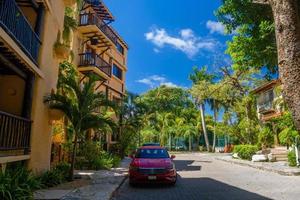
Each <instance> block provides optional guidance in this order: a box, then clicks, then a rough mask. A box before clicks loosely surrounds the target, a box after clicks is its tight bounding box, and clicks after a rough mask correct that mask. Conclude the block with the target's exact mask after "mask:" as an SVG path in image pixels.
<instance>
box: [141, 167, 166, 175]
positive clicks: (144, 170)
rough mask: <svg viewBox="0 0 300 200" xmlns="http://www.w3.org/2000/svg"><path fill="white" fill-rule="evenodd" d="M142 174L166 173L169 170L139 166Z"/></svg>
mask: <svg viewBox="0 0 300 200" xmlns="http://www.w3.org/2000/svg"><path fill="white" fill-rule="evenodd" d="M138 172H139V173H141V174H151V175H154V174H164V173H166V172H167V170H166V169H165V168H139V170H138Z"/></svg>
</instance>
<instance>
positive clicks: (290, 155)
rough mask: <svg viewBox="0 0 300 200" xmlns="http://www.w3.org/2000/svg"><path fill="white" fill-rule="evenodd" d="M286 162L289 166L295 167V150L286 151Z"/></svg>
mask: <svg viewBox="0 0 300 200" xmlns="http://www.w3.org/2000/svg"><path fill="white" fill-rule="evenodd" d="M288 162H289V166H290V167H296V166H297V160H296V153H295V150H293V151H290V152H289V153H288Z"/></svg>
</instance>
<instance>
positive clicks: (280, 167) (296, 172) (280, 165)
mask: <svg viewBox="0 0 300 200" xmlns="http://www.w3.org/2000/svg"><path fill="white" fill-rule="evenodd" d="M215 159H216V160H221V161H225V162H229V163H233V164H237V165H242V166H248V167H252V168H256V169H260V170H264V171H269V172H275V173H278V174H281V175H284V176H300V168H296V167H289V166H288V164H287V162H252V161H248V160H240V159H233V158H232V157H231V155H230V156H228V155H227V156H217V157H215Z"/></svg>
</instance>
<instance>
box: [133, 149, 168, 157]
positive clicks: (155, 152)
mask: <svg viewBox="0 0 300 200" xmlns="http://www.w3.org/2000/svg"><path fill="white" fill-rule="evenodd" d="M135 157H136V158H169V157H170V156H169V153H168V152H167V150H165V149H138V151H137V152H136V155H135Z"/></svg>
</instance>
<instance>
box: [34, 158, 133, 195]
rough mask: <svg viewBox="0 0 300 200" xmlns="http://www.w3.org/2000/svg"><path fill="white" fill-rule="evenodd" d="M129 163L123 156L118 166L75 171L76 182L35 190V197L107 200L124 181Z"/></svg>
mask: <svg viewBox="0 0 300 200" xmlns="http://www.w3.org/2000/svg"><path fill="white" fill-rule="evenodd" d="M129 163H130V159H129V158H125V159H123V160H122V162H121V165H120V167H119V168H114V169H111V170H100V171H76V172H75V176H80V177H81V179H80V180H79V182H78V183H76V181H74V182H75V184H71V186H70V187H68V186H65V185H67V184H68V183H67V184H63V185H61V186H58V187H55V188H49V189H47V190H39V191H37V192H35V199H41V200H42V199H44V200H45V199H48V200H50V199H51V200H56V199H62V200H109V199H110V198H111V196H112V194H113V193H114V192H115V191H116V190H117V189H118V187H119V186H120V185H121V184H122V183H123V182H124V181H125V179H126V177H127V173H128V166H129ZM69 184H70V183H69ZM74 185H75V187H74ZM76 186H77V187H76Z"/></svg>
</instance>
